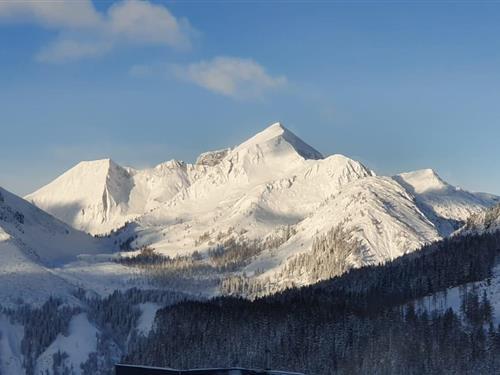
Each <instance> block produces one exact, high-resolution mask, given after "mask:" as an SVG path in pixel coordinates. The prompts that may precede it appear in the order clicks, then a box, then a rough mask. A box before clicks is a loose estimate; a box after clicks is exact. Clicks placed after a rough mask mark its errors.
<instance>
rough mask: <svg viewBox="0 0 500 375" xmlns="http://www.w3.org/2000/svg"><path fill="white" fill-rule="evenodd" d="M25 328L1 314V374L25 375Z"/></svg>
mask: <svg viewBox="0 0 500 375" xmlns="http://www.w3.org/2000/svg"><path fill="white" fill-rule="evenodd" d="M23 336H24V328H23V327H22V326H21V325H19V324H15V323H13V322H12V321H11V320H10V319H9V318H8V317H7V316H5V315H3V314H0V374H6V375H8V374H12V375H17V374H23V373H24V370H23V360H22V354H21V340H22V338H23Z"/></svg>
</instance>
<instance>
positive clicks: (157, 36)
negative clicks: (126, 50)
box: [0, 0, 194, 63]
mask: <svg viewBox="0 0 500 375" xmlns="http://www.w3.org/2000/svg"><path fill="white" fill-rule="evenodd" d="M0 21H4V22H23V23H34V24H38V25H40V26H42V27H45V28H50V29H55V30H58V31H59V36H58V37H57V38H56V39H55V40H54V41H53V42H52V43H50V44H49V45H48V46H45V47H44V48H42V50H41V51H39V53H38V54H37V60H39V61H42V62H50V63H61V62H68V61H73V60H78V59H81V58H85V57H95V56H99V55H103V54H106V53H107V52H109V51H111V50H112V49H113V48H115V47H117V46H121V45H162V46H168V47H173V48H188V47H189V46H190V45H191V38H192V36H193V34H194V29H193V28H192V27H191V26H190V24H189V22H188V21H187V20H186V19H178V18H176V17H175V16H174V15H173V14H172V13H171V12H170V11H169V10H168V9H167V8H166V7H165V6H163V5H161V4H153V3H151V2H149V1H139V0H124V1H120V2H118V3H116V4H113V5H112V6H111V7H109V9H108V10H107V11H106V12H99V11H97V10H96V8H95V7H94V5H93V3H92V1H90V0H79V1H72V0H64V1H53V2H52V1H51V2H46V1H24V0H3V1H0Z"/></svg>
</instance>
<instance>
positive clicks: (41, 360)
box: [35, 313, 98, 375]
mask: <svg viewBox="0 0 500 375" xmlns="http://www.w3.org/2000/svg"><path fill="white" fill-rule="evenodd" d="M97 333H98V330H97V328H96V327H94V325H93V324H91V323H90V322H89V320H88V318H87V315H86V314H84V313H82V314H78V315H75V316H74V317H73V318H72V319H71V321H70V323H69V330H68V335H64V334H59V335H58V336H57V338H56V339H55V340H54V341H53V342H52V344H50V346H49V347H48V348H47V349H46V350H45V351H44V352H43V353H42V354H41V355H40V356H39V357H38V359H37V362H36V368H35V373H36V374H45V373H52V369H53V355H54V354H56V353H58V352H59V353H66V354H67V357H66V358H65V359H64V364H65V366H66V367H67V368H69V369H71V374H75V375H79V374H81V373H82V371H81V367H80V365H81V364H82V363H85V362H86V361H87V359H88V357H89V355H90V353H93V352H95V351H96V350H97Z"/></svg>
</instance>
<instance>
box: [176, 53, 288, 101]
mask: <svg viewBox="0 0 500 375" xmlns="http://www.w3.org/2000/svg"><path fill="white" fill-rule="evenodd" d="M172 71H173V72H174V74H175V75H176V76H177V77H178V78H180V79H183V80H186V81H189V82H192V83H194V84H196V85H198V86H201V87H203V88H205V89H207V90H210V91H213V92H215V93H217V94H221V95H226V96H230V97H234V98H247V97H258V96H260V95H262V94H263V93H264V92H266V91H269V90H272V89H276V88H279V87H282V86H284V85H285V84H286V83H287V79H286V77H284V76H272V75H270V74H269V73H268V72H267V71H266V69H265V68H264V67H263V66H262V65H260V64H259V63H257V62H256V61H254V60H252V59H242V58H237V57H224V56H221V57H215V58H214V59H212V60H208V61H201V62H197V63H192V64H189V65H187V66H180V65H175V66H173V67H172Z"/></svg>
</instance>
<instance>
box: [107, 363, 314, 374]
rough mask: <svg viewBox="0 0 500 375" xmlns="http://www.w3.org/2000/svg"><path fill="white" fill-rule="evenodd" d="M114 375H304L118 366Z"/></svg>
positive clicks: (248, 370) (268, 371)
mask: <svg viewBox="0 0 500 375" xmlns="http://www.w3.org/2000/svg"><path fill="white" fill-rule="evenodd" d="M115 375H304V374H300V373H297V372H288V371H275V370H254V369H245V368H237V367H236V368H207V369H191V370H178V369H173V368H161V367H151V366H136V365H125V364H118V365H116V366H115Z"/></svg>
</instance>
